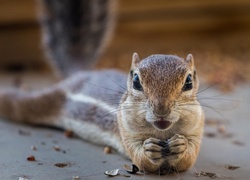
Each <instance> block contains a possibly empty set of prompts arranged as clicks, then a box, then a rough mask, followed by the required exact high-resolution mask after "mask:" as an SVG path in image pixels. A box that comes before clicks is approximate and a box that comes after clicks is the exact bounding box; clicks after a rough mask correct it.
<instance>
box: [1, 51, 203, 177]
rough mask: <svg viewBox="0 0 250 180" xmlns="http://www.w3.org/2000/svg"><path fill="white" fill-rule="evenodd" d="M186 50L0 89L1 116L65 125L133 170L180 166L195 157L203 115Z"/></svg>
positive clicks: (184, 167)
mask: <svg viewBox="0 0 250 180" xmlns="http://www.w3.org/2000/svg"><path fill="white" fill-rule="evenodd" d="M198 86H199V82H198V77H197V74H196V71H195V66H194V59H193V56H192V55H191V54H189V55H188V56H187V58H186V59H185V60H184V59H182V58H180V57H178V56H174V55H151V56H149V57H147V58H145V59H142V60H140V58H139V56H138V54H137V53H134V54H133V57H132V65H131V71H130V73H129V75H128V77H127V76H126V75H125V74H123V73H122V72H120V71H116V70H103V71H83V72H79V73H76V74H75V75H73V76H72V77H69V78H68V79H66V80H65V81H62V82H60V83H59V84H56V85H54V86H53V87H50V88H48V89H45V90H41V91H36V92H31V93H28V92H23V91H20V90H11V91H7V90H6V91H1V92H0V115H1V116H2V117H4V118H6V119H9V120H13V121H16V122H20V123H30V124H36V125H40V124H43V125H49V126H54V127H59V128H63V129H71V130H73V131H74V133H76V134H77V135H78V136H79V137H81V138H82V139H84V140H86V141H90V142H93V143H97V144H101V145H105V146H111V147H113V148H114V149H116V150H117V151H118V152H120V153H121V154H124V155H126V156H127V157H129V158H130V159H131V160H132V162H133V163H134V164H135V165H136V166H138V167H139V169H140V170H142V171H145V172H150V173H159V172H160V173H161V174H165V173H168V172H170V171H172V170H175V171H185V170H187V169H188V168H190V167H191V166H192V165H193V164H194V163H195V161H196V158H197V155H198V153H199V149H200V145H201V138H202V133H203V121H204V115H203V111H202V108H201V106H200V104H199V102H198V101H197V98H196V93H197V90H198Z"/></svg>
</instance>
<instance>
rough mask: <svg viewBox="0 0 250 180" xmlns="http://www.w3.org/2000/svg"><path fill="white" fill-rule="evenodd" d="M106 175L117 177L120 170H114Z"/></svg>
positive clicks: (106, 172)
mask: <svg viewBox="0 0 250 180" xmlns="http://www.w3.org/2000/svg"><path fill="white" fill-rule="evenodd" d="M104 174H105V175H107V176H117V175H119V169H112V170H110V171H105V173H104Z"/></svg>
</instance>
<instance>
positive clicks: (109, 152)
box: [103, 146, 112, 154]
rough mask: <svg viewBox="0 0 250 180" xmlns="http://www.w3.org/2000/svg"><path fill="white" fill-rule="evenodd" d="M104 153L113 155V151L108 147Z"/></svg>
mask: <svg viewBox="0 0 250 180" xmlns="http://www.w3.org/2000/svg"><path fill="white" fill-rule="evenodd" d="M103 152H104V153H105V154H111V153H112V149H111V147H109V146H106V147H104V149H103Z"/></svg>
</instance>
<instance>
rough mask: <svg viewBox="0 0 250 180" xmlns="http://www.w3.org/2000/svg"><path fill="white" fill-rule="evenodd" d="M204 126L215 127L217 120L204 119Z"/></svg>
mask: <svg viewBox="0 0 250 180" xmlns="http://www.w3.org/2000/svg"><path fill="white" fill-rule="evenodd" d="M205 123H206V125H208V126H212V127H216V126H217V125H218V120H215V119H206V121H205Z"/></svg>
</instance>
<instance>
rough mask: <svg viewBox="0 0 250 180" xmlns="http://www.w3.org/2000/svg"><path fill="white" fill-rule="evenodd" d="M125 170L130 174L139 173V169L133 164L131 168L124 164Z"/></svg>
mask: <svg viewBox="0 0 250 180" xmlns="http://www.w3.org/2000/svg"><path fill="white" fill-rule="evenodd" d="M124 168H125V170H126V171H127V172H128V173H130V174H136V173H137V172H138V171H139V168H138V167H137V166H136V165H134V164H132V165H131V166H129V165H127V164H124Z"/></svg>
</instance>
